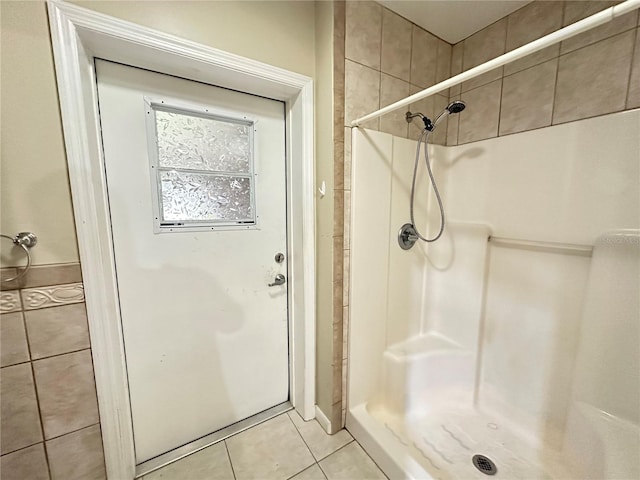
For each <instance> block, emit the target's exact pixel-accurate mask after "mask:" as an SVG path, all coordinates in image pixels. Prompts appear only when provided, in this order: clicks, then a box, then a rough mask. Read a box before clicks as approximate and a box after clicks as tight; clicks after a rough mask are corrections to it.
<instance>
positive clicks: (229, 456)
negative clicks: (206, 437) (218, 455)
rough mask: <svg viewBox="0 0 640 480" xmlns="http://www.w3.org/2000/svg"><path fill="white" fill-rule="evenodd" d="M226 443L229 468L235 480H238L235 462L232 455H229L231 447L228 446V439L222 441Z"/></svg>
mask: <svg viewBox="0 0 640 480" xmlns="http://www.w3.org/2000/svg"><path fill="white" fill-rule="evenodd" d="M222 442H223V443H224V449H225V450H226V451H227V458H228V459H229V466H230V467H231V474H232V475H233V479H234V480H236V478H237V477H236V471H235V469H234V468H233V460H231V453H229V445H227V439H226V438H225V439H224V440H222Z"/></svg>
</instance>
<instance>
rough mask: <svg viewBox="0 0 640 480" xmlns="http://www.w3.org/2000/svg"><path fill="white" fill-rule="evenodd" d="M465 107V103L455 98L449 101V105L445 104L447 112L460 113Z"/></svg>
mask: <svg viewBox="0 0 640 480" xmlns="http://www.w3.org/2000/svg"><path fill="white" fill-rule="evenodd" d="M465 107H466V105H465V103H464V102H462V101H460V100H456V101H455V102H451V103H450V104H449V105H447V111H448V112H449V113H460V112H461V111H462V110H464V109H465Z"/></svg>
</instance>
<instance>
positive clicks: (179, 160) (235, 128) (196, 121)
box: [156, 110, 251, 173]
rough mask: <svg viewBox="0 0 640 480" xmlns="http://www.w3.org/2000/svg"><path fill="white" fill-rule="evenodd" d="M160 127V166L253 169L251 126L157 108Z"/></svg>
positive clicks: (157, 121)
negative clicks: (251, 159)
mask: <svg viewBox="0 0 640 480" xmlns="http://www.w3.org/2000/svg"><path fill="white" fill-rule="evenodd" d="M156 127H157V133H158V165H159V166H160V167H176V168H188V169H192V170H211V171H233V172H244V173H248V172H249V163H250V158H251V137H250V128H251V127H250V125H247V124H242V123H236V122H231V121H228V120H223V119H216V118H204V117H198V116H194V115H188V114H183V113H177V112H165V111H162V110H157V111H156Z"/></svg>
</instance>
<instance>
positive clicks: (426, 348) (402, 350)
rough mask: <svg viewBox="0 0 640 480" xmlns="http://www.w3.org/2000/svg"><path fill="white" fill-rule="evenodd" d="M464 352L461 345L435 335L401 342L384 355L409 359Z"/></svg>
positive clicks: (390, 347)
mask: <svg viewBox="0 0 640 480" xmlns="http://www.w3.org/2000/svg"><path fill="white" fill-rule="evenodd" d="M452 351H455V352H464V351H467V349H465V348H464V347H463V346H462V345H460V344H459V343H456V342H454V341H453V340H451V339H449V338H447V337H445V336H442V335H439V334H437V333H426V334H423V335H416V336H414V337H411V338H409V339H407V340H405V341H403V342H399V343H395V344H393V345H391V346H389V348H387V350H386V352H385V353H386V354H390V355H393V356H395V357H410V356H414V355H423V354H425V353H433V352H452Z"/></svg>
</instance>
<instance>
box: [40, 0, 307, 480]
mask: <svg viewBox="0 0 640 480" xmlns="http://www.w3.org/2000/svg"><path fill="white" fill-rule="evenodd" d="M48 10H49V23H50V27H51V40H52V44H53V52H54V60H55V67H56V75H57V81H58V94H59V97H60V108H61V112H62V124H63V129H64V137H65V147H66V152H67V163H68V168H69V179H70V183H71V192H72V196H73V210H74V214H75V224H76V232H77V236H78V247H79V251H80V260H81V265H82V274H83V281H84V288H85V296H86V305H87V316H88V319H89V328H90V332H91V349H92V354H93V361H94V372H95V378H96V388H97V392H98V404H99V407H100V423H101V427H102V438H103V444H104V452H105V463H106V467H107V475H108V477H109V478H112V479H117V480H124V479H132V478H133V477H134V475H135V456H134V446H133V445H134V444H133V430H132V426H131V408H130V404H129V392H128V386H127V375H126V363H125V357H124V344H123V337H122V328H121V318H120V309H119V304H118V292H117V284H116V271H115V263H114V256H113V245H112V240H111V225H110V219H109V203H108V197H107V189H106V182H105V173H104V158H103V152H102V147H101V138H100V119H99V111H98V101H97V90H96V82H95V68H94V57H99V58H102V59H104V60H111V61H114V62H119V63H122V64H126V65H132V66H136V67H140V68H145V69H148V70H152V71H156V72H162V73H169V74H171V75H176V76H178V77H183V78H187V79H191V80H196V81H201V82H205V83H209V84H213V85H217V86H221V87H227V88H232V89H234V90H238V91H241V92H246V93H253V94H257V95H262V96H264V97H268V98H273V99H276V100H282V101H284V102H285V104H286V135H287V145H286V152H287V202H288V211H287V224H288V226H289V231H288V232H287V248H288V252H289V280H288V286H289V316H290V325H291V330H290V334H289V337H290V340H289V343H290V352H291V371H292V372H291V385H290V392H291V395H290V396H291V403H292V404H293V406H294V407H295V408H296V410H297V411H298V412H299V413H300V414H301V415H302V416H303V417H304V418H305V419H311V418H313V417H314V416H315V409H314V404H315V204H314V153H313V152H314V135H313V128H314V112H313V81H312V79H311V78H309V77H306V76H304V75H300V74H297V73H294V72H290V71H287V70H283V69H281V68H277V67H273V66H270V65H266V64H264V63H260V62H257V61H255V60H251V59H247V58H244V57H240V56H238V55H234V54H230V53H227V52H223V51H220V50H217V49H215V48H211V47H207V46H204V45H201V44H198V43H195V42H192V41H189V40H184V39H182V38H179V37H175V36H173V35H169V34H166V33H163V32H159V31H157V30H153V29H150V28H146V27H142V26H139V25H136V24H133V23H130V22H126V21H123V20H119V19H116V18H113V17H110V16H107V15H103V14H99V13H96V12H94V11H91V10H87V9H84V8H81V7H78V6H75V5H71V4H66V3H62V2H59V1H49V2H48Z"/></svg>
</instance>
